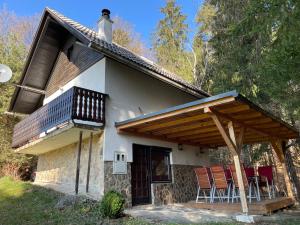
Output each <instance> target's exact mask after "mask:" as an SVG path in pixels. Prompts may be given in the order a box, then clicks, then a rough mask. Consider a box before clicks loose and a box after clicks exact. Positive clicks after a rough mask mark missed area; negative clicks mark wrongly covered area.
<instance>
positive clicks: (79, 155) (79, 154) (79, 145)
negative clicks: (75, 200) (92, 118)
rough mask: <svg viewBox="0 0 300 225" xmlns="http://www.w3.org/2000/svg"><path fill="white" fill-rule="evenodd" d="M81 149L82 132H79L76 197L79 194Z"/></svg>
mask: <svg viewBox="0 0 300 225" xmlns="http://www.w3.org/2000/svg"><path fill="white" fill-rule="evenodd" d="M81 147H82V131H80V132H79V141H78V152H77V165H76V177H75V194H76V195H77V194H78V185H79V172H80V157H81Z"/></svg>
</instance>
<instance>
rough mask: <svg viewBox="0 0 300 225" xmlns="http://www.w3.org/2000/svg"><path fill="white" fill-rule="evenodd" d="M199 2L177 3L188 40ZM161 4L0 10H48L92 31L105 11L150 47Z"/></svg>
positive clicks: (125, 1)
mask: <svg viewBox="0 0 300 225" xmlns="http://www.w3.org/2000/svg"><path fill="white" fill-rule="evenodd" d="M202 2H203V0H177V3H178V5H180V6H181V7H182V12H183V13H184V14H185V15H186V16H187V23H188V24H189V29H190V36H189V37H190V38H192V35H193V33H194V31H195V29H196V24H195V15H196V12H197V10H198V8H199V6H200V5H201V4H202ZM164 5H165V0H0V7H3V6H4V7H6V8H7V9H8V10H10V11H14V12H15V13H16V14H17V15H18V16H30V15H34V14H41V12H42V11H43V10H44V8H45V7H47V6H48V7H50V8H52V9H55V10H56V11H58V12H60V13H62V14H64V15H65V16H67V17H69V18H71V19H73V20H75V21H77V22H79V23H81V24H83V25H85V26H88V27H90V28H94V27H96V22H97V20H98V19H99V17H100V14H101V10H102V9H103V8H108V9H109V10H110V11H111V16H112V17H114V16H119V17H121V18H123V19H125V20H126V21H128V22H129V23H131V24H132V25H133V27H134V29H135V31H136V32H138V33H139V34H140V35H141V39H142V40H143V42H144V43H145V44H146V45H147V46H148V47H150V43H151V34H152V33H153V32H154V30H155V27H156V25H157V23H158V21H159V19H161V18H162V15H161V13H160V8H161V7H163V6H164Z"/></svg>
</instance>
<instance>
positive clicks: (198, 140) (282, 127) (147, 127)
mask: <svg viewBox="0 0 300 225" xmlns="http://www.w3.org/2000/svg"><path fill="white" fill-rule="evenodd" d="M209 112H213V113H214V114H215V115H217V116H218V118H219V119H220V121H221V123H222V124H223V125H224V126H227V124H228V123H229V121H232V122H233V124H234V126H235V131H236V132H237V133H239V132H240V131H241V129H242V128H243V129H244V128H245V131H244V144H252V143H261V142H269V141H270V140H272V139H274V138H275V139H280V140H287V139H295V138H298V137H299V132H298V131H297V130H296V129H295V128H293V127H292V126H290V125H289V124H287V123H286V122H284V121H283V120H281V119H279V118H276V117H275V116H273V115H272V114H270V113H268V112H266V111H265V110H263V109H262V108H260V107H259V106H257V105H255V104H254V103H252V102H250V101H249V100H248V99H246V98H245V97H243V96H242V95H240V94H238V93H237V92H236V91H231V92H227V93H223V94H220V95H215V96H212V97H208V98H204V99H201V100H198V101H193V102H190V103H187V104H183V105H178V106H175V107H171V108H167V109H165V110H161V111H158V112H154V113H150V114H148V115H143V116H139V117H136V118H133V119H129V120H126V121H122V122H117V123H116V127H117V130H118V132H120V133H125V134H133V135H136V136H142V137H148V138H153V139H159V140H165V141H170V142H176V143H183V144H189V145H195V146H203V147H219V146H226V143H225V142H224V139H223V138H222V136H221V134H220V132H219V130H218V128H217V126H216V124H215V123H214V121H213V119H212V118H211V116H210V113H209Z"/></svg>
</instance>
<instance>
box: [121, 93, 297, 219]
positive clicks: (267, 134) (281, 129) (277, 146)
mask: <svg viewBox="0 0 300 225" xmlns="http://www.w3.org/2000/svg"><path fill="white" fill-rule="evenodd" d="M116 127H117V130H118V132H119V133H126V134H131V135H137V136H141V137H147V138H153V139H159V140H164V141H170V142H175V143H182V144H188V145H194V146H200V147H207V148H216V147H220V146H227V147H228V149H229V151H230V152H231V154H232V156H233V161H234V164H235V167H236V171H237V178H238V185H239V189H240V198H241V204H242V210H243V212H244V213H248V205H247V199H246V194H245V188H244V183H243V178H242V172H241V164H240V153H241V149H242V146H243V144H253V143H263V142H269V143H271V145H272V147H273V149H274V151H275V152H276V155H277V156H278V159H279V161H280V163H281V164H282V168H283V172H284V178H285V183H286V188H287V193H288V196H289V197H292V198H293V192H292V185H291V182H290V179H289V176H288V172H287V168H286V165H285V160H284V149H283V148H284V143H285V142H286V141H287V140H289V139H295V138H297V137H299V132H298V131H297V130H296V129H295V128H293V127H291V126H290V125H289V124H287V123H285V122H284V121H282V120H281V119H279V118H276V117H275V116H273V115H272V114H270V113H268V112H266V111H264V110H263V109H261V108H260V107H259V106H257V105H255V104H253V103H252V102H250V101H249V100H248V99H246V98H245V97H243V96H241V95H240V94H238V93H237V92H236V91H231V92H227V93H223V94H220V95H216V96H212V97H208V98H204V99H201V100H197V101H194V102H190V103H187V104H183V105H179V106H175V107H171V108H167V109H165V110H162V111H158V112H154V113H150V114H147V115H143V116H139V117H136V118H133V119H129V120H126V121H122V122H117V123H116Z"/></svg>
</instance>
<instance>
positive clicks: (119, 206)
mask: <svg viewBox="0 0 300 225" xmlns="http://www.w3.org/2000/svg"><path fill="white" fill-rule="evenodd" d="M124 204H125V199H124V197H123V196H122V195H121V194H120V193H119V192H117V191H114V190H111V191H109V192H106V193H105V194H104V196H103V198H102V201H101V202H100V213H101V215H102V217H104V218H107V217H108V218H111V219H115V218H118V217H120V216H121V215H122V214H123V211H124Z"/></svg>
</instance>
